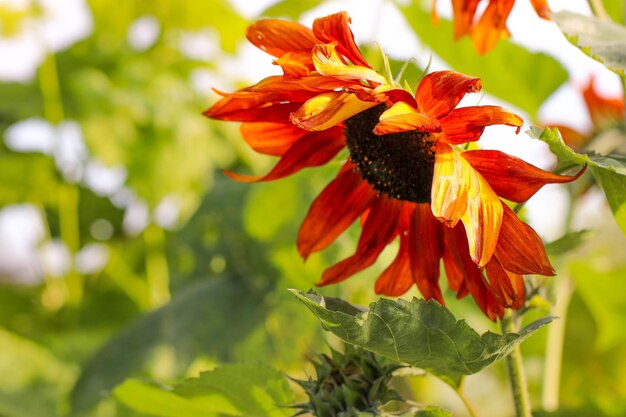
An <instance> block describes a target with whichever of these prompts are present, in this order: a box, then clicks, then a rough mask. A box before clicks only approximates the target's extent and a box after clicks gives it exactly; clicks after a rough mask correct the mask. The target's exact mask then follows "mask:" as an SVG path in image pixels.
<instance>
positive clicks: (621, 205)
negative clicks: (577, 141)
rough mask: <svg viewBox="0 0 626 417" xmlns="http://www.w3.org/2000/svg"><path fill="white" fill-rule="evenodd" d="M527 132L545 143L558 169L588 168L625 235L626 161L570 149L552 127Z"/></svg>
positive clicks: (532, 129)
mask: <svg viewBox="0 0 626 417" xmlns="http://www.w3.org/2000/svg"><path fill="white" fill-rule="evenodd" d="M527 133H528V134H529V135H530V136H531V137H533V138H536V139H539V140H541V141H543V142H545V143H547V144H548V147H549V148H550V151H552V153H553V154H555V155H556V157H557V158H558V160H559V166H560V169H561V170H565V169H568V168H572V167H575V166H580V165H587V166H589V167H590V168H591V173H592V174H593V176H594V178H595V179H596V181H597V182H598V185H599V186H600V187H601V188H602V189H603V190H604V194H605V195H606V199H607V201H608V203H609V206H610V207H611V211H612V212H613V216H614V217H615V220H616V221H617V224H618V225H619V226H620V228H621V229H622V231H623V232H624V234H626V164H624V162H622V160H621V159H618V158H614V157H611V156H603V155H597V154H589V155H587V154H580V153H576V152H574V150H572V148H570V147H569V146H567V145H566V144H565V142H564V141H563V138H562V137H561V133H560V132H559V130H558V129H556V128H545V129H543V130H541V129H540V128H537V127H531V128H530V130H529V131H528V132H527Z"/></svg>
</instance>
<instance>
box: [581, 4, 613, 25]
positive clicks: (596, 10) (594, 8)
mask: <svg viewBox="0 0 626 417" xmlns="http://www.w3.org/2000/svg"><path fill="white" fill-rule="evenodd" d="M587 2H588V3H589V7H590V8H591V12H592V13H593V14H594V16H596V17H597V18H598V19H602V20H607V21H611V16H609V14H608V13H607V12H606V9H605V8H604V4H602V0H587Z"/></svg>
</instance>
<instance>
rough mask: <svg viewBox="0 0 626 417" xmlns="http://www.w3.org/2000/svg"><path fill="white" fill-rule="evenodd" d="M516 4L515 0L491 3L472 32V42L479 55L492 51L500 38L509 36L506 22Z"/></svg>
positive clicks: (500, 0) (499, 0) (498, 0)
mask: <svg viewBox="0 0 626 417" xmlns="http://www.w3.org/2000/svg"><path fill="white" fill-rule="evenodd" d="M514 3H515V0H496V1H493V0H492V1H490V2H489V5H488V6H487V8H486V9H485V11H484V12H483V14H482V16H481V17H480V19H479V20H478V23H476V25H475V26H474V30H473V31H472V41H473V42H474V47H475V48H476V51H478V53H479V54H484V53H485V52H487V51H489V50H491V49H492V48H493V47H494V46H496V44H497V43H498V41H499V40H500V38H502V37H507V36H508V30H507V29H506V20H507V19H508V17H509V14H510V13H511V9H512V8H513V4H514Z"/></svg>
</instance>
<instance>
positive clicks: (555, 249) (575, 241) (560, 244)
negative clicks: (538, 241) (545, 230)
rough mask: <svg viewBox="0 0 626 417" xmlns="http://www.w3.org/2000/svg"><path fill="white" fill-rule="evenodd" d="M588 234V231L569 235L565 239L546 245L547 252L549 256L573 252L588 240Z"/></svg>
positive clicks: (561, 238)
mask: <svg viewBox="0 0 626 417" xmlns="http://www.w3.org/2000/svg"><path fill="white" fill-rule="evenodd" d="M588 234H589V230H587V229H585V230H579V231H576V232H570V233H567V234H566V235H564V236H563V237H560V238H558V239H557V240H555V241H553V242H550V243H548V244H546V246H545V247H546V252H547V253H548V255H561V254H564V253H567V252H569V251H572V250H574V249H576V248H578V247H579V246H580V245H582V244H583V243H584V242H585V240H587V236H588Z"/></svg>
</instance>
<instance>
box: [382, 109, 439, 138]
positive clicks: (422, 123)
mask: <svg viewBox="0 0 626 417" xmlns="http://www.w3.org/2000/svg"><path fill="white" fill-rule="evenodd" d="M379 120H380V122H379V123H378V124H377V125H376V127H375V128H374V133H376V134H377V135H386V134H388V133H398V132H406V131H407V130H420V131H422V132H439V131H440V130H441V126H440V125H439V121H438V120H437V119H435V118H434V117H432V116H431V115H429V114H427V113H419V112H418V111H417V110H416V109H415V108H414V107H412V106H410V105H408V104H406V103H405V102H403V101H399V102H397V103H394V104H393V105H392V106H391V107H389V108H388V109H387V110H385V111H384V112H383V114H381V115H380V118H379Z"/></svg>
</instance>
